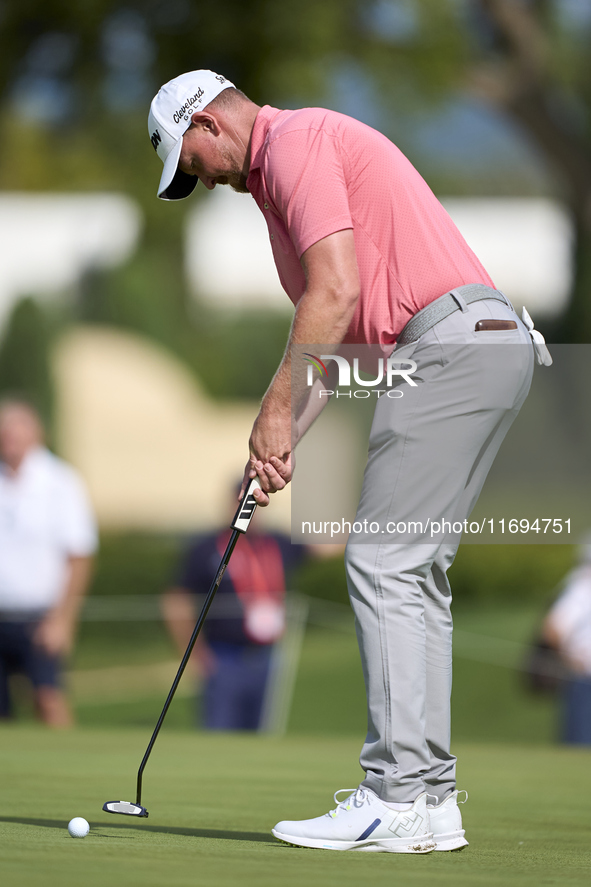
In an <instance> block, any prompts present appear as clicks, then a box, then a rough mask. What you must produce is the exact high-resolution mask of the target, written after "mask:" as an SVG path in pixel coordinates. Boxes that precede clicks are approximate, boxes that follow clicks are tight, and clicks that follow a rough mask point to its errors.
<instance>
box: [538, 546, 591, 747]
mask: <svg viewBox="0 0 591 887" xmlns="http://www.w3.org/2000/svg"><path fill="white" fill-rule="evenodd" d="M543 639H544V641H545V642H546V643H547V644H548V645H549V646H550V647H551V648H553V649H554V650H556V651H557V652H558V654H559V656H560V658H561V660H562V663H563V665H564V668H565V672H564V674H563V679H562V680H561V682H560V685H561V689H562V704H563V711H562V718H563V721H562V736H561V738H562V740H563V742H567V743H573V744H580V745H591V542H589V543H587V544H586V545H583V546H582V548H581V556H580V562H579V564H578V566H577V567H576V568H575V569H574V570H572V572H571V573H569V575H568V576H567V577H566V579H565V581H564V586H563V590H562V592H561V594H560V595H559V596H558V598H557V599H556V601H555V602H554V604H553V605H552V607H551V608H550V611H549V613H548V615H547V617H546V620H545V622H544V627H543Z"/></svg>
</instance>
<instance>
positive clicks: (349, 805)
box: [328, 788, 370, 819]
mask: <svg viewBox="0 0 591 887" xmlns="http://www.w3.org/2000/svg"><path fill="white" fill-rule="evenodd" d="M343 792H349V796H348V797H347V798H345V800H344V801H339V799H338V797H337V795H340V794H342V793H343ZM333 797H334V802H335V804H336V805H337V806H336V808H335V809H334V810H329V812H328V816H331V817H332V818H333V819H334V818H335V817H336V816H338V815H339V813H340V812H341V811H348V810H352V809H353V807H362V806H363V804H365V803H366V802H369V799H370V798H369V793H368V791H367V789H365V788H340V789H339V790H338V791H336V792H335V793H334V795H333Z"/></svg>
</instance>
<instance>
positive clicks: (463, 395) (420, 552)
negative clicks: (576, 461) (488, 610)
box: [345, 289, 534, 803]
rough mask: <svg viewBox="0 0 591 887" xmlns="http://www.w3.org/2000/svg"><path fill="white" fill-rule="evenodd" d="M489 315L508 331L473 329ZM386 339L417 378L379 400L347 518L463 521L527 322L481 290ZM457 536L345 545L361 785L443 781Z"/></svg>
mask: <svg viewBox="0 0 591 887" xmlns="http://www.w3.org/2000/svg"><path fill="white" fill-rule="evenodd" d="M460 293H461V289H460ZM487 318H497V319H502V320H505V319H506V320H515V321H516V322H517V329H516V330H513V331H494V332H489V331H486V332H476V331H475V324H476V322H477V321H478V320H482V319H487ZM515 345H519V346H520V347H514V346H515ZM398 351H399V354H400V357H404V358H406V357H412V360H414V361H415V362H416V363H417V371H416V372H415V373H414V376H413V378H414V379H415V380H417V382H418V384H417V386H416V387H415V388H413V387H410V386H408V385H406V384H404V383H401V384H403V385H404V395H403V396H402V397H400V398H399V399H391V398H387V397H385V396H382V397H380V398H379V399H378V401H377V404H376V410H375V415H374V419H373V424H372V430H371V435H370V442H369V455H368V462H367V467H366V470H365V476H364V482H363V489H362V494H361V499H360V503H359V508H358V511H357V516H356V520H357V521H361V522H362V521H363V520H364V519H366V520H368V521H376V520H377V521H378V522H380V524H381V525H382V526H386V523H387V522H388V521H395V522H400V521H418V520H422V521H424V520H426V519H427V518H430V519H431V520H448V521H463V520H464V519H465V518H467V517H468V516H469V514H470V512H471V510H472V508H473V506H474V504H475V503H476V500H477V498H478V495H479V493H480V490H481V488H482V485H483V483H484V480H485V478H486V475H487V473H488V471H489V469H490V466H491V465H492V462H493V460H494V458H495V455H496V453H497V451H498V449H499V447H500V445H501V442H502V441H503V438H504V437H505V435H506V433H507V431H508V429H509V427H510V425H511V423H512V422H513V420H514V419H515V417H516V415H517V413H518V412H519V409H520V407H521V405H522V404H523V402H524V400H525V398H526V396H527V393H528V391H529V387H530V384H531V377H532V373H533V363H534V357H533V347H532V343H531V339H530V336H529V333H528V332H527V330H526V328H525V326H524V325H523V324H522V323H521V321H520V320H519V318H518V316H517V314H516V313H515V312H514V311H513V309H512V308H511V307H510V305H509V304H507V305H504V304H503V303H501V302H498V301H493V300H485V301H480V302H475V303H472V304H471V305H469V306H468V305H465V304H464V305H463V307H462V310H461V311H460V310H458V311H456V312H455V313H454V314H452V315H450V316H449V317H447V318H446V319H445V320H442V321H440V322H439V323H438V324H436V326H434V327H433V328H432V329H431V330H429V331H428V332H426V333H425V334H424V335H423V336H422V337H421V338H420V339H419V340H418V342H413V343H412V344H410V345H404V346H402V347H401V348H400V349H395V353H398ZM373 538H374V539H375V536H374V537H373ZM458 544H459V539H458V538H454V539H452V540H449V539H448V540H443V539H442V538H433V539H432V538H430V536H429V535H424V536H422V537H415V538H414V539H412V540H411V539H404V538H403V540H402V541H397V539H396V538H394V539H393V537H392V536H386V537H385V539H384V541H383V542H380V543H378V544H376V543H375V541H363V539H361V538H360V537H354V536H352V537H351V538H350V540H349V543H348V545H347V550H346V555H345V563H346V569H347V582H348V587H349V595H350V599H351V604H352V607H353V610H354V613H355V621H356V628H357V638H358V642H359V649H360V652H361V660H362V665H363V673H364V678H365V686H366V692H367V710H368V732H367V737H366V741H365V744H364V746H363V750H362V753H361V758H360V763H361V766H362V768H363V770H364V771H365V773H366V776H365V779H364V780H363V782H362V785H364V786H366V787H368V788H371V789H373V791H374V792H376V794H377V795H378V796H379V797H380V798H382V800H384V801H391V802H398V803H403V802H412V801H414V800H415V799H416V797H417V796H418V795H419V794H420V793H421V792H423V791H425V790H427V791H429V792H430V793H431V794H434V795H436V796H437V797H438V798H439V800H440V801H442V800H443V799H444V798H445V797H447V796H448V795H449V794H450V793H451V792H452V791H454V789H455V765H456V759H455V757H454V756H453V755H452V754H451V751H450V695H451V677H452V617H451V612H450V606H451V590H450V586H449V582H448V579H447V570H448V568H449V567H450V566H451V564H452V562H453V560H454V557H455V554H456V551H457V547H458Z"/></svg>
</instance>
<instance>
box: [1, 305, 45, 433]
mask: <svg viewBox="0 0 591 887" xmlns="http://www.w3.org/2000/svg"><path fill="white" fill-rule="evenodd" d="M50 345H51V330H50V325H49V324H48V321H47V318H46V316H45V314H44V312H43V311H42V310H41V308H40V307H39V305H38V304H37V302H35V301H34V300H33V299H31V298H26V299H21V300H20V301H19V302H17V304H16V305H15V307H14V308H13V310H12V313H11V315H10V318H9V321H8V324H7V327H6V330H5V332H4V335H3V337H2V342H1V343H0V396H2V395H3V394H13V395H20V396H22V397H26V398H27V400H28V401H30V403H32V404H33V405H34V406H35V407H36V408H37V409H38V410H39V413H40V414H41V418H42V419H43V421H44V423H45V426H46V429H47V433H48V437H49V438H51V421H52V411H53V384H52V378H51V369H50V360H49V351H50Z"/></svg>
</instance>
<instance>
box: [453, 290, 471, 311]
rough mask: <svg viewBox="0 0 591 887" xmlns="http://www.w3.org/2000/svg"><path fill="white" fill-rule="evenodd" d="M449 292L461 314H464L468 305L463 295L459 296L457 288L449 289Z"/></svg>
mask: <svg viewBox="0 0 591 887" xmlns="http://www.w3.org/2000/svg"><path fill="white" fill-rule="evenodd" d="M449 294H450V296H452V297H453V299H454V300H455V301H456V302H457V303H458V308H459V309H460V311H461V312H462V314H466V312H467V311H468V305H467V303H466V300H465V299H464V297H463V296H461V295H460V294H459V292H458V291H457V290H450V291H449Z"/></svg>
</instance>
